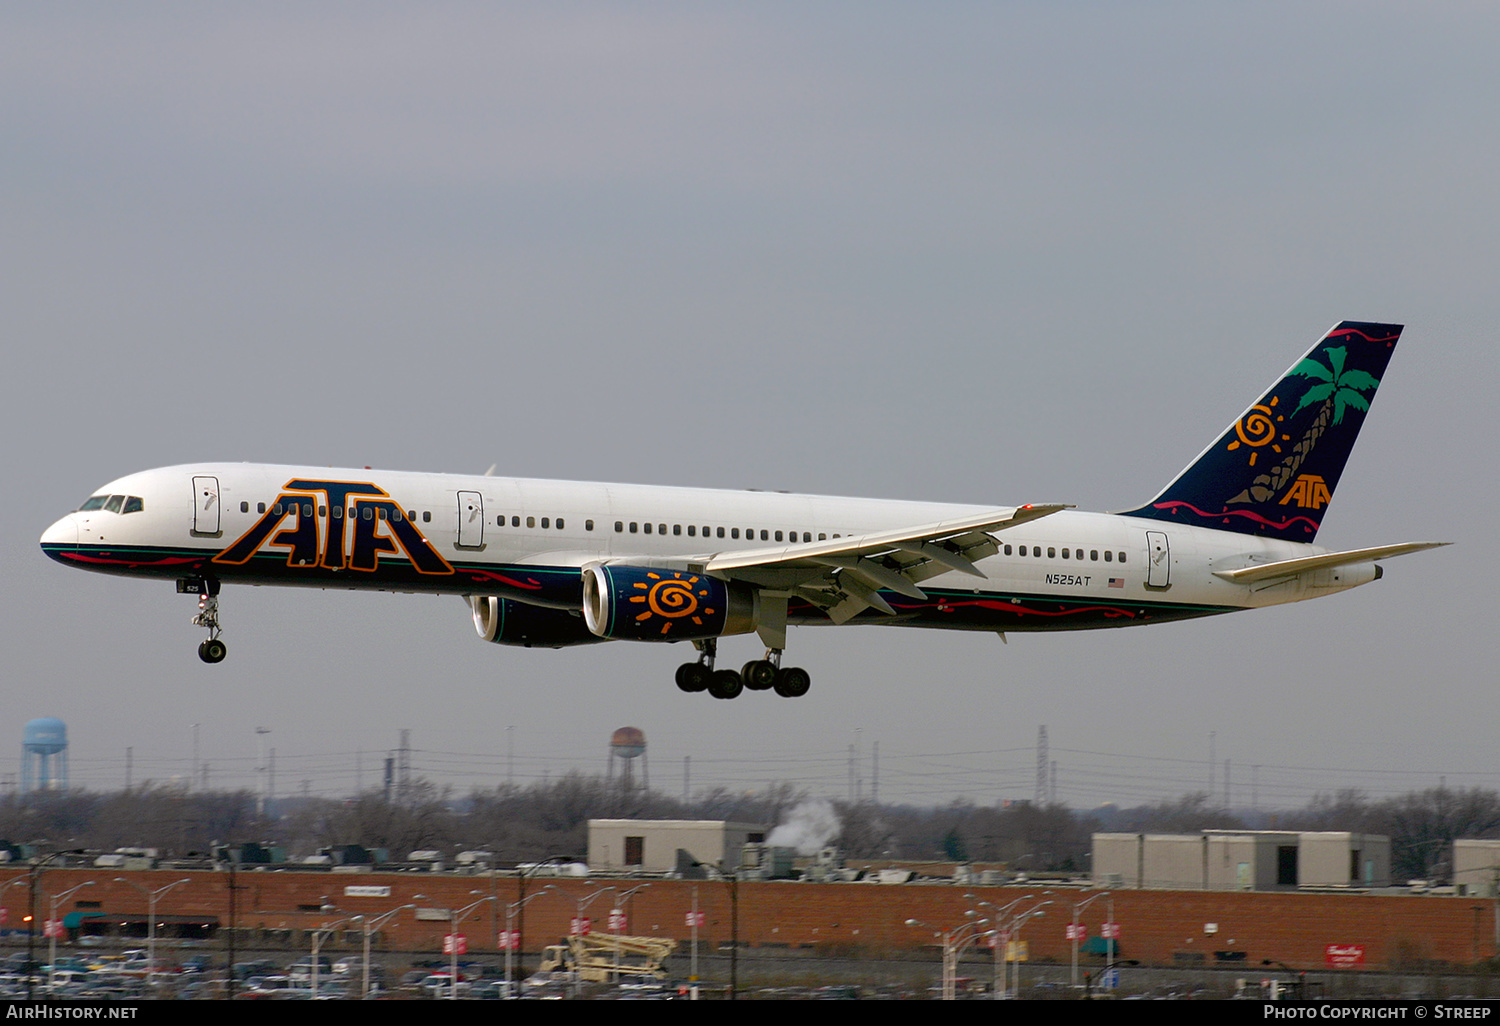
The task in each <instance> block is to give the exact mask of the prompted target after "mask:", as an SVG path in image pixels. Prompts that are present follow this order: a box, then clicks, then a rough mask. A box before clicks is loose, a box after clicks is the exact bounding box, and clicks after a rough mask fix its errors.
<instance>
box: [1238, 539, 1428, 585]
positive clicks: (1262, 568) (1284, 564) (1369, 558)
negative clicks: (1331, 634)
mask: <svg viewBox="0 0 1500 1026" xmlns="http://www.w3.org/2000/svg"><path fill="white" fill-rule="evenodd" d="M1452 544H1453V543H1452V542H1403V543H1401V544H1400V545H1377V546H1375V547H1374V548H1370V549H1350V550H1349V551H1347V552H1325V553H1323V554H1322V555H1321V556H1302V557H1300V558H1298V559H1283V560H1281V561H1280V562H1277V563H1256V564H1253V565H1251V566H1245V567H1240V568H1239V569H1238V570H1215V571H1214V576H1215V577H1222V578H1223V579H1224V580H1226V581H1230V582H1232V583H1234V584H1254V583H1256V582H1257V581H1269V580H1271V579H1273V578H1276V577H1294V576H1296V575H1297V574H1300V573H1304V572H1306V571H1308V570H1325V569H1327V568H1329V567H1334V566H1348V565H1349V564H1351V563H1373V562H1375V561H1376V560H1380V559H1391V558H1392V557H1395V556H1404V555H1406V554H1407V553H1408V552H1421V551H1423V550H1425V549H1436V548H1440V547H1441V546H1444V545H1452Z"/></svg>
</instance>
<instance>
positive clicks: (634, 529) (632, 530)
mask: <svg viewBox="0 0 1500 1026" xmlns="http://www.w3.org/2000/svg"><path fill="white" fill-rule="evenodd" d="M650 527H651V525H650V524H647V525H646V528H647V530H649V529H650ZM639 530H640V525H639V524H638V523H636V522H635V521H634V520H632V521H631V522H630V533H631V534H635V533H636V532H637V531H639Z"/></svg>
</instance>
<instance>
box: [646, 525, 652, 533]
mask: <svg viewBox="0 0 1500 1026" xmlns="http://www.w3.org/2000/svg"><path fill="white" fill-rule="evenodd" d="M646 533H647V534H650V533H651V525H650V524H647V525H646Z"/></svg>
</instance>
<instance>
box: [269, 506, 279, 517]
mask: <svg viewBox="0 0 1500 1026" xmlns="http://www.w3.org/2000/svg"><path fill="white" fill-rule="evenodd" d="M271 512H272V513H275V514H276V515H277V516H278V517H279V516H281V503H279V502H278V503H277V504H276V505H274V506H272V507H271Z"/></svg>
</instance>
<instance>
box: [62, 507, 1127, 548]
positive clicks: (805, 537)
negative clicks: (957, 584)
mask: <svg viewBox="0 0 1500 1026" xmlns="http://www.w3.org/2000/svg"><path fill="white" fill-rule="evenodd" d="M122 506H123V509H122ZM80 508H81V509H85V510H90V509H105V510H108V511H110V512H116V513H118V512H125V513H135V512H138V511H140V510H141V509H142V508H143V507H142V505H141V500H140V499H139V498H137V497H135V496H125V495H108V496H105V495H96V496H94V497H93V498H91V499H89V500H88V501H87V502H85V503H84V504H83V506H82V507H80ZM255 511H256V512H257V513H264V512H265V511H266V504H265V503H264V502H259V503H256V507H255ZM271 511H272V512H273V513H275V514H276V515H277V516H281V515H282V513H284V512H296V511H297V510H296V505H295V504H291V505H290V506H289V507H283V504H282V503H279V502H278V503H276V504H275V505H274V506H272V507H271ZM240 512H241V513H248V512H250V504H249V503H248V502H242V503H240ZM301 513H302V515H303V516H305V517H310V516H312V515H313V508H312V503H305V504H303V506H302V510H301ZM327 515H328V507H327V506H322V505H320V506H319V507H318V516H320V517H326V516H327ZM343 515H344V510H343V507H341V506H335V507H333V518H334V519H335V520H337V519H339V518H340V517H342V516H343ZM349 515H350V516H351V517H352V516H355V515H356V513H355V511H354V510H353V509H351V510H350V511H349ZM362 515H363V516H364V518H365V519H366V520H373V519H375V518H376V517H379V518H380V519H381V520H384V519H386V510H385V508H384V507H373V508H372V507H370V506H364V507H363V514H362ZM390 516H391V517H392V519H395V520H400V519H401V511H400V510H399V509H397V510H394V511H393V512H392V513H391V514H390ZM406 518H407V519H408V520H416V519H417V512H416V510H407V512H406ZM521 520H522V518H521V517H520V516H516V515H512V516H511V518H510V526H511V527H520V526H521ZM525 521H526V526H527V527H530V528H536V527H538V526H540V527H542V528H544V529H546V530H553V529H556V530H558V531H561V530H562V529H563V528H564V526H565V521H564V519H563V518H562V517H555V518H554V517H534V516H531V517H526V518H525ZM431 522H432V511H431V510H423V511H422V523H424V524H429V523H431ZM495 526H496V527H504V526H505V516H504V515H503V514H502V515H500V516H497V517H496V518H495ZM667 528H668V525H666V524H650V523H642V522H640V521H636V520H631V521H629V522H627V521H624V520H616V521H615V533H616V534H624V533H626V532H629V533H630V534H659V535H665V534H667V533H668V530H667ZM583 529H584V530H585V531H592V530H593V529H594V522H593V521H592V520H585V521H584V522H583ZM700 531H701V532H702V534H701V536H702V537H704V538H729V539H731V540H734V541H738V540H739V538H740V537H741V534H740V532H741V528H738V527H710V526H708V525H707V524H705V525H704V526H703V527H701V528H700V527H699V526H698V525H697V524H688V525H687V528H686V531H684V528H683V525H682V524H672V525H671V532H670V533H671V534H672V535H674V536H677V537H680V536H682V535H683V534H684V533H686V534H687V536H688V537H689V538H697V537H699V536H700V534H699V532H700ZM743 531H744V538H745V540H746V541H754V540H755V537H756V531H757V529H756V528H753V527H746V528H744V529H743ZM759 532H760V540H761V541H787V542H793V543H795V542H797V541H798V540H799V534H798V532H797V531H773V530H771V529H769V528H764V527H763V528H759ZM833 537H835V538H838V537H841V536H840V535H838V534H835V535H833ZM800 540H801V541H804V542H810V541H812V540H813V536H812V532H811V531H802V532H801V533H800ZM827 540H828V535H827V534H824V533H822V532H819V534H818V541H827ZM1005 554H1006V555H1007V556H1010V555H1020V556H1031V557H1035V558H1038V559H1040V558H1041V556H1042V546H1040V545H1029V546H1028V545H1017V546H1014V547H1012V546H1011V545H1008V544H1007V545H1006V546H1005ZM1046 555H1047V558H1048V559H1058V558H1062V559H1075V560H1078V561H1079V562H1082V561H1083V560H1084V555H1083V550H1082V549H1073V548H1062V549H1059V548H1057V547H1056V546H1055V545H1048V546H1047V549H1046ZM1099 558H1100V556H1099V550H1098V549H1089V552H1088V560H1089V562H1093V563H1097V562H1099ZM1104 562H1106V563H1114V562H1120V563H1123V562H1125V553H1124V552H1123V551H1113V550H1110V549H1105V550H1104Z"/></svg>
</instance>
